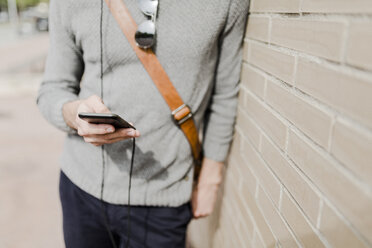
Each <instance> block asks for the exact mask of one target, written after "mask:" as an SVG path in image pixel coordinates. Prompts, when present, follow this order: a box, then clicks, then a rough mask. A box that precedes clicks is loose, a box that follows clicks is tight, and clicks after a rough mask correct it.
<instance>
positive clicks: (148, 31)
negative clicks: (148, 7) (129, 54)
mask: <svg viewBox="0 0 372 248" xmlns="http://www.w3.org/2000/svg"><path fill="white" fill-rule="evenodd" d="M135 39H136V42H137V45H138V46H139V47H142V48H149V47H151V46H152V45H154V43H155V24H154V23H153V22H151V21H146V22H144V23H142V24H141V25H139V26H138V29H137V32H136V35H135Z"/></svg>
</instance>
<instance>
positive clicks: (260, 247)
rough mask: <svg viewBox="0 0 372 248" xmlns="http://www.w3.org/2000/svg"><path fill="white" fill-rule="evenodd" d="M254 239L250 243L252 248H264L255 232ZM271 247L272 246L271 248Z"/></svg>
mask: <svg viewBox="0 0 372 248" xmlns="http://www.w3.org/2000/svg"><path fill="white" fill-rule="evenodd" d="M254 235H255V236H254V239H253V241H252V247H254V248H265V246H264V244H263V243H262V241H261V239H260V237H259V234H258V233H257V232H255V233H254ZM272 247H273V246H272Z"/></svg>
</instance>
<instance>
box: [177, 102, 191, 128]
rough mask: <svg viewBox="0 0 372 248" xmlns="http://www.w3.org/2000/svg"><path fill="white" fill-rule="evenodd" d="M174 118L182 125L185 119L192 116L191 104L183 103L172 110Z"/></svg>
mask: <svg viewBox="0 0 372 248" xmlns="http://www.w3.org/2000/svg"><path fill="white" fill-rule="evenodd" d="M172 116H173V120H174V121H175V122H176V123H177V124H178V125H182V123H184V122H185V121H187V120H188V119H190V118H192V112H191V109H190V107H189V106H187V105H186V104H182V105H181V106H179V107H178V108H176V109H175V110H173V111H172Z"/></svg>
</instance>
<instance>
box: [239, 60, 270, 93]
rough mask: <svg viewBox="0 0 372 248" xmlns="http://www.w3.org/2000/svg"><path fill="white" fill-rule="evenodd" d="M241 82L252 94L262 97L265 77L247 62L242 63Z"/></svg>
mask: <svg viewBox="0 0 372 248" xmlns="http://www.w3.org/2000/svg"><path fill="white" fill-rule="evenodd" d="M241 83H242V85H243V86H244V87H246V88H247V89H249V90H250V91H252V92H253V93H254V94H256V95H257V96H259V97H260V98H263V95H264V89H265V77H264V76H263V75H262V74H260V73H258V72H257V70H254V69H253V68H252V67H251V66H249V65H248V64H243V70H242V77H241Z"/></svg>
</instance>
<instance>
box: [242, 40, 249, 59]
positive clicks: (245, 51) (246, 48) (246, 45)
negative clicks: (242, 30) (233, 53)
mask: <svg viewBox="0 0 372 248" xmlns="http://www.w3.org/2000/svg"><path fill="white" fill-rule="evenodd" d="M249 49H250V45H249V42H247V41H245V42H244V45H243V60H244V61H248V57H249Z"/></svg>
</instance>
